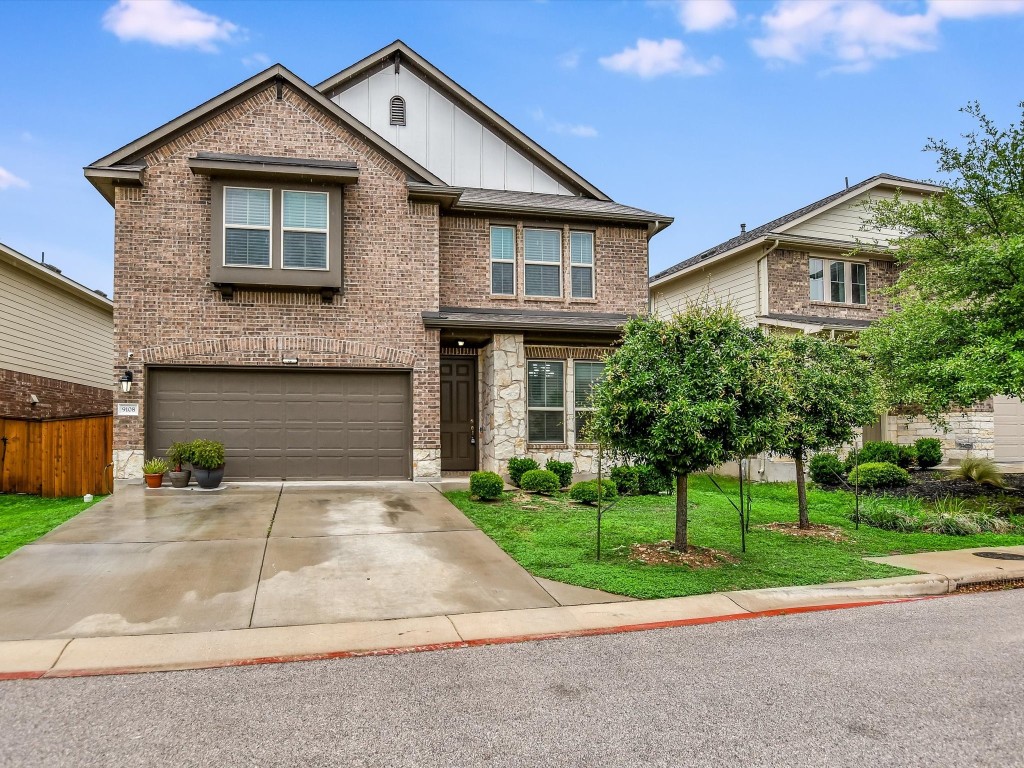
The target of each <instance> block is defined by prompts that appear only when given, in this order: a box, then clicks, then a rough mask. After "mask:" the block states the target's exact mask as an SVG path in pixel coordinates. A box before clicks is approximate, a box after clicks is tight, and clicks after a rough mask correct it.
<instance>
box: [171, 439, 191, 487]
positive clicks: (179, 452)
mask: <svg viewBox="0 0 1024 768" xmlns="http://www.w3.org/2000/svg"><path fill="white" fill-rule="evenodd" d="M167 461H169V462H170V464H171V471H170V473H169V474H170V476H171V485H173V486H174V487H175V488H184V487H186V486H187V485H188V483H189V480H191V479H192V470H190V469H186V468H185V467H184V466H183V465H185V464H189V463H191V461H192V443H171V447H170V448H168V449H167Z"/></svg>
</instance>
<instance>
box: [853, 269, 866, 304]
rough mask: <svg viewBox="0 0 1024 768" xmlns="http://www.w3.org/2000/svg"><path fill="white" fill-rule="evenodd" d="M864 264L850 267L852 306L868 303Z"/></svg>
mask: <svg viewBox="0 0 1024 768" xmlns="http://www.w3.org/2000/svg"><path fill="white" fill-rule="evenodd" d="M867 272H868V270H867V266H865V265H864V264H851V265H850V283H851V292H852V294H853V296H852V298H853V303H854V304H867V303H868V275H867Z"/></svg>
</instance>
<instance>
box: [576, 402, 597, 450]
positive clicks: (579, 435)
mask: <svg viewBox="0 0 1024 768" xmlns="http://www.w3.org/2000/svg"><path fill="white" fill-rule="evenodd" d="M593 414H594V412H593V411H592V410H589V409H588V410H585V411H576V442H577V443H589V442H592V439H591V435H590V422H591V419H592V417H593Z"/></svg>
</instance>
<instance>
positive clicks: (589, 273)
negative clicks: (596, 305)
mask: <svg viewBox="0 0 1024 768" xmlns="http://www.w3.org/2000/svg"><path fill="white" fill-rule="evenodd" d="M571 271H572V275H571V277H572V297H573V298H574V299H592V298H594V268H593V267H572V270H571Z"/></svg>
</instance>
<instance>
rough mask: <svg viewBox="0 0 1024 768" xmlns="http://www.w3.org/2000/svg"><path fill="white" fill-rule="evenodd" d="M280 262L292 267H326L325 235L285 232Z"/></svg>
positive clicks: (319, 233) (320, 233)
mask: <svg viewBox="0 0 1024 768" xmlns="http://www.w3.org/2000/svg"><path fill="white" fill-rule="evenodd" d="M281 262H282V264H284V266H286V267H291V268H292V269H327V235H325V234H324V233H322V232H285V233H284V253H283V255H282V259H281Z"/></svg>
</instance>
